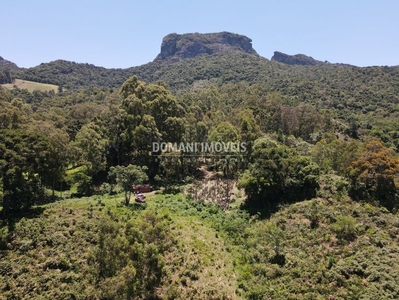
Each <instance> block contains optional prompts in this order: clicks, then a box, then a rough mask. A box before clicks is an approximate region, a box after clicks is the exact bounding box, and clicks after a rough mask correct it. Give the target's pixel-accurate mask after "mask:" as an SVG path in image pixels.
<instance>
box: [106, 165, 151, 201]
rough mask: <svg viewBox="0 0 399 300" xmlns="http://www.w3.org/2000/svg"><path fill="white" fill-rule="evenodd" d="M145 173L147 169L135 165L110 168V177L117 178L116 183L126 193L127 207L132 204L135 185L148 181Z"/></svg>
mask: <svg viewBox="0 0 399 300" xmlns="http://www.w3.org/2000/svg"><path fill="white" fill-rule="evenodd" d="M145 171H146V168H145V167H140V166H135V165H128V166H116V167H111V168H110V170H109V173H108V176H109V177H111V178H112V177H115V178H116V182H117V183H118V184H120V185H121V187H122V189H123V191H124V193H125V204H126V205H129V203H130V198H131V195H132V190H133V185H136V184H142V183H143V182H145V181H147V180H148V176H147V174H146V173H145Z"/></svg>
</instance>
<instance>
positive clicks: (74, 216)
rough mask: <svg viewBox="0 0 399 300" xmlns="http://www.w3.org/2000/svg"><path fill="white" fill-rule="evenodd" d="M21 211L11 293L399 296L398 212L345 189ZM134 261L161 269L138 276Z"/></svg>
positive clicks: (6, 228) (6, 284)
mask: <svg viewBox="0 0 399 300" xmlns="http://www.w3.org/2000/svg"><path fill="white" fill-rule="evenodd" d="M16 221H17V220H15V219H13V220H12V222H14V223H7V222H6V221H4V222H3V227H2V231H1V241H0V242H1V243H0V245H1V249H2V251H1V262H0V276H1V277H2V280H1V285H0V290H1V291H2V292H1V295H2V296H0V297H3V298H2V299H11V298H13V299H15V298H17V299H40V298H49V297H52V298H58V299H61V298H74V299H83V298H85V299H97V298H101V299H126V297H125V296H124V295H125V293H126V292H128V293H129V286H130V285H132V290H131V292H132V293H135V294H134V295H136V296H138V295H139V294H140V295H142V296H143V297H144V298H147V299H148V298H152V299H189V298H195V299H325V298H326V297H330V299H370V298H376V299H396V298H397V297H398V296H399V289H398V287H397V285H396V284H395V282H397V280H398V279H399V277H398V276H399V273H398V272H397V269H396V267H395V265H396V262H397V260H398V258H399V257H398V255H399V248H398V232H399V218H398V216H397V215H395V214H391V213H388V212H387V211H385V210H383V209H380V208H378V207H375V206H372V205H369V204H359V203H355V202H353V201H351V200H349V199H348V198H347V196H345V195H343V196H342V197H340V198H331V199H329V200H324V199H322V198H317V199H314V200H310V201H305V202H302V203H297V204H294V205H290V206H286V207H283V208H281V209H280V211H279V212H278V213H276V214H275V215H273V216H272V217H271V218H270V219H267V220H259V219H257V218H255V217H252V218H250V217H249V216H248V215H246V214H245V213H242V212H241V211H240V210H239V208H231V209H229V210H228V211H227V212H222V211H221V210H219V209H218V208H217V207H215V206H213V205H211V204H201V203H197V202H193V201H189V200H185V197H184V196H182V195H181V194H176V195H172V194H158V195H152V196H149V197H148V203H147V204H146V205H140V204H137V205H133V206H131V207H129V208H127V207H125V206H124V205H123V200H122V197H121V196H111V197H110V196H94V197H91V198H82V199H71V200H64V201H61V202H58V203H55V204H47V205H43V206H39V207H35V209H34V210H33V211H32V213H31V214H30V215H27V216H25V217H24V218H22V219H19V220H18V221H17V222H16ZM132 226H133V227H132ZM154 226H155V227H154ZM133 228H136V229H134V230H139V231H131V230H132V229H133ZM131 234H133V235H131ZM135 234H139V236H137V237H134V236H135ZM136 243H138V244H136ZM138 245H143V247H144V248H143V249H142V250H140V252H136V251H138V248H137V247H138ZM142 251H144V252H142ZM148 251H151V252H148ZM154 251H156V252H154ZM130 252H131V256H130V254H129V253H130ZM155 253H158V254H155ZM125 255H127V257H126V258H124V259H126V262H125V263H122V264H121V261H120V259H122V257H123V256H125ZM143 255H144V256H143ZM153 255H157V256H153ZM140 257H142V258H140ZM137 259H140V260H137ZM154 259H155V260H154ZM154 263H155V265H154ZM125 265H127V266H131V269H132V270H133V271H132V273H131V274H135V272H146V271H145V270H152V272H153V273H145V274H143V275H140V277H139V276H136V277H135V276H133V277H128V276H126V275H127V273H126V271H127V270H126V269H124V266H125ZM151 268H152V269H151ZM134 270H135V271H134ZM157 272H159V273H157ZM125 274H126V275H125ZM155 274H158V275H159V278H152V277H151V276H154V275H155ZM151 278H152V279H151ZM141 280H143V281H141ZM152 280H153V281H152ZM149 282H152V284H153V285H151V286H150V287H147V288H145V286H146V284H147V283H149ZM133 287H135V288H133Z"/></svg>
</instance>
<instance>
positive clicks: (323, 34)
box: [0, 0, 399, 68]
mask: <svg viewBox="0 0 399 300" xmlns="http://www.w3.org/2000/svg"><path fill="white" fill-rule="evenodd" d="M0 10H1V29H0V33H1V35H0V38H1V39H0V56H2V57H3V58H5V59H8V60H11V61H13V62H15V63H16V64H17V65H19V66H20V67H32V66H35V65H38V64H40V63H42V62H50V61H53V60H56V59H66V60H70V61H75V62H79V63H90V64H94V65H97V66H104V67H107V68H111V67H114V68H127V67H132V66H138V65H141V64H144V63H147V62H150V61H152V60H153V59H154V58H155V56H156V55H157V54H158V53H159V51H160V46H161V42H162V38H163V37H164V36H165V35H167V34H168V33H172V32H176V33H189V32H200V33H210V32H219V31H230V32H234V33H239V34H243V35H246V36H248V37H249V38H251V39H252V45H253V47H254V49H255V50H256V51H257V52H258V53H259V54H260V55H262V56H264V57H266V58H269V59H270V58H271V56H272V55H273V52H274V51H281V52H284V53H287V54H297V53H303V54H306V55H309V56H312V57H313V58H315V59H319V60H323V61H324V60H328V61H330V62H341V63H349V64H353V65H357V66H370V65H399V17H398V15H399V1H397V0H373V1H371V0H364V1H361V0H358V1H355V0H346V1H345V0H335V1H333V0H331V1H327V0H313V1H309V0H291V1H284V0H281V1H277V0H273V1H272V0H269V1H266V0H265V1H262V0H258V1H251V0H247V1H234V0H232V1H224V0H221V1H218V0H211V1H210V0H201V1H177V0H169V1H154V0H147V1H135V0H109V1H105V0H63V1H62V0H52V1H51V0H12V1H2V3H1V5H0Z"/></svg>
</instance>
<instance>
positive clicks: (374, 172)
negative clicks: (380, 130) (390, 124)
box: [349, 139, 399, 209]
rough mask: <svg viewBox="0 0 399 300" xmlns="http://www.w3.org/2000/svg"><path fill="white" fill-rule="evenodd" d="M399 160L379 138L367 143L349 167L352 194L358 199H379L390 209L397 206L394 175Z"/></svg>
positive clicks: (398, 167)
mask: <svg viewBox="0 0 399 300" xmlns="http://www.w3.org/2000/svg"><path fill="white" fill-rule="evenodd" d="M398 170H399V161H398V159H397V158H396V157H395V155H394V152H393V151H392V150H391V149H388V148H386V147H385V146H384V145H383V144H382V143H381V142H380V141H379V140H376V139H372V140H370V141H368V142H367V143H366V145H365V149H364V150H363V151H362V153H361V155H360V157H359V158H358V159H357V160H356V161H354V162H353V163H352V165H351V166H350V168H349V178H350V179H351V182H352V187H351V191H350V192H351V195H352V197H353V198H355V199H358V200H367V201H378V202H379V203H380V204H382V205H384V206H386V207H387V208H388V209H393V208H394V207H396V206H397V200H396V187H395V182H394V177H395V175H396V173H397V172H398Z"/></svg>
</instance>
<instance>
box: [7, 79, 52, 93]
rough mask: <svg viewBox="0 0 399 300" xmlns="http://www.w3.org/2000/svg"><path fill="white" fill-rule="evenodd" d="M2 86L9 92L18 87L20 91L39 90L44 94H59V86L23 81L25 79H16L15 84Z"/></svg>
mask: <svg viewBox="0 0 399 300" xmlns="http://www.w3.org/2000/svg"><path fill="white" fill-rule="evenodd" d="M1 86H2V87H4V88H6V89H9V90H12V89H14V88H15V87H18V88H19V89H27V90H28V91H29V92H33V91H35V90H39V91H42V92H46V91H54V92H55V93H57V92H58V85H54V84H47V83H39V82H34V81H29V80H23V79H15V81H14V82H13V83H6V84H2V85H1Z"/></svg>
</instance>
